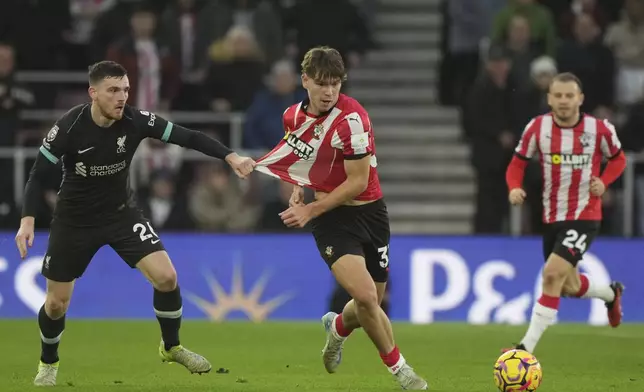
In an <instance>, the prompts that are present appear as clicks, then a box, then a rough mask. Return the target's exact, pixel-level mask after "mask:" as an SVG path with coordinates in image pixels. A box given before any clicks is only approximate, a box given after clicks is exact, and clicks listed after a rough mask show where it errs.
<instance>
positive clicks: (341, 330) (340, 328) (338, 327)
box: [335, 313, 353, 338]
mask: <svg viewBox="0 0 644 392" xmlns="http://www.w3.org/2000/svg"><path fill="white" fill-rule="evenodd" d="M335 331H336V332H337V333H338V335H340V336H341V337H343V338H346V337H347V336H349V335H350V334H351V332H353V330H352V329H346V328H345V327H344V323H343V322H342V313H340V314H339V315H338V317H336V318H335Z"/></svg>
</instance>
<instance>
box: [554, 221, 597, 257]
mask: <svg viewBox="0 0 644 392" xmlns="http://www.w3.org/2000/svg"><path fill="white" fill-rule="evenodd" d="M598 233H599V221H565V222H555V223H549V224H546V225H544V232H543V257H544V258H545V260H548V257H549V256H550V254H551V253H554V254H556V255H557V256H561V257H563V258H564V259H566V260H567V261H569V262H570V264H572V265H573V266H575V267H576V266H577V264H578V263H579V262H580V261H581V259H582V258H583V256H584V253H586V252H587V251H588V249H590V244H592V242H593V241H594V240H595V237H596V236H597V234H598Z"/></svg>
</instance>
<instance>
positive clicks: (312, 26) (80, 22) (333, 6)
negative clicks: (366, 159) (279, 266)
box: [0, 0, 374, 232]
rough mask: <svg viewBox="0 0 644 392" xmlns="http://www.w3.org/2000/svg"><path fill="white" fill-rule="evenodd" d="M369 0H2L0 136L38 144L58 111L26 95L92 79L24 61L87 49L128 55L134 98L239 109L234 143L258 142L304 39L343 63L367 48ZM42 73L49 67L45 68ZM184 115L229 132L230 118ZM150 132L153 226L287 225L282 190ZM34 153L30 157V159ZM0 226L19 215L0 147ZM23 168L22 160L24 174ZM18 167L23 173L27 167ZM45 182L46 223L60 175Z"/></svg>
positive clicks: (160, 107)
mask: <svg viewBox="0 0 644 392" xmlns="http://www.w3.org/2000/svg"><path fill="white" fill-rule="evenodd" d="M373 4H374V1H372V0H358V1H355V0H325V1H323V2H322V1H318V0H302V1H299V0H298V1H281V0H153V1H150V0H41V1H23V0H6V1H3V2H2V6H0V8H2V12H0V150H1V149H2V147H14V146H26V147H37V146H38V145H40V143H41V140H42V137H43V135H44V134H45V133H46V132H47V131H48V130H49V128H50V127H51V126H52V125H53V121H54V120H55V117H54V118H50V119H47V121H44V120H43V119H29V118H24V117H25V116H22V115H21V111H23V110H25V109H52V108H57V109H60V108H65V109H66V108H69V107H72V106H74V105H77V104H79V103H82V102H85V101H86V100H87V90H86V89H87V84H86V81H80V83H79V82H78V81H76V82H74V81H73V80H60V79H56V78H53V80H50V81H49V82H48V83H42V82H41V81H42V80H40V81H36V80H34V79H33V78H32V79H31V80H29V79H27V80H21V79H20V78H18V77H17V75H19V74H20V72H19V71H25V70H26V71H77V72H85V71H86V70H87V66H88V65H89V64H91V63H93V62H95V61H99V60H103V59H108V60H114V61H118V62H119V63H121V64H123V65H124V66H125V67H126V68H127V69H128V72H129V79H130V84H131V90H130V96H129V101H128V102H129V103H130V104H131V105H133V106H136V107H139V108H145V110H149V111H155V112H157V113H160V114H162V115H163V113H168V112H170V111H173V112H175V111H200V112H203V111H209V112H211V113H216V114H220V115H221V116H223V117H224V118H225V119H226V118H227V117H226V116H228V115H230V114H231V113H244V115H245V121H244V122H243V135H242V146H241V147H243V148H244V149H247V150H251V151H255V152H256V154H261V153H262V152H264V151H268V150H269V149H270V148H272V147H273V146H274V145H275V144H276V143H277V142H278V141H279V140H280V139H281V138H282V136H283V130H282V121H281V117H282V113H283V112H284V109H285V108H286V107H288V106H290V105H292V104H294V103H297V102H299V101H301V100H302V99H303V97H304V95H305V94H304V91H303V90H302V89H301V87H300V86H299V85H300V82H299V67H298V64H299V62H300V61H301V58H302V57H303V54H304V53H305V51H306V50H308V49H309V48H310V47H313V46H317V45H321V44H325V45H329V46H332V47H335V48H337V49H338V50H339V51H340V52H341V54H342V55H343V57H344V58H345V62H346V63H347V65H348V66H349V68H350V67H352V66H355V65H357V64H358V63H359V62H360V61H361V58H362V57H363V55H364V54H365V53H366V52H367V51H368V50H370V49H371V48H373V43H372V39H371V34H370V28H369V15H370V14H371V13H372V10H373ZM41 75H47V74H41ZM177 122H178V123H180V124H181V125H184V126H189V127H191V128H194V129H199V130H202V131H205V132H208V133H211V134H214V135H215V136H216V137H217V138H219V139H220V140H222V142H224V143H227V144H230V143H231V137H230V134H231V132H230V131H231V124H230V123H229V122H227V121H220V122H214V121H210V122H200V123H197V122H196V123H190V122H189V121H177ZM185 152H186V150H184V149H183V148H181V147H178V146H174V145H166V144H163V143H161V142H158V141H155V140H149V139H148V140H146V141H145V142H144V143H142V145H141V146H140V147H139V151H138V153H137V155H136V157H135V162H133V172H132V177H133V179H135V180H136V191H137V193H138V200H139V203H140V206H141V208H142V209H143V210H144V211H145V212H146V215H147V216H149V217H150V218H151V221H152V223H153V225H154V226H155V227H156V228H158V229H159V230H203V231H215V232H249V231H281V230H286V229H287V228H286V227H285V226H284V224H283V223H282V221H281V219H280V217H279V216H278V213H279V212H281V211H283V210H284V209H285V208H287V205H288V199H289V196H290V190H289V189H287V188H286V187H285V186H283V185H280V184H279V182H278V181H274V180H271V179H269V178H266V179H265V180H264V179H262V178H259V177H263V176H254V178H253V180H252V181H245V182H243V183H242V182H239V181H237V180H236V179H235V178H233V176H231V173H230V172H229V170H228V167H227V166H226V165H223V164H222V163H221V162H213V161H212V160H210V161H207V160H200V161H199V160H198V161H195V160H189V159H186V157H185V156H184V154H185ZM32 162H33V160H27V164H26V167H25V171H26V172H27V171H28V170H29V168H30V166H31V163H32ZM0 173H2V175H1V176H0V228H7V229H11V230H13V229H15V228H16V227H18V221H19V218H20V210H19V206H18V205H16V204H18V203H15V202H14V199H15V196H14V190H15V189H14V163H13V160H12V159H6V157H5V158H1V157H0ZM26 175H27V174H26ZM25 178H26V177H25ZM49 178H50V179H51V182H50V184H49V188H48V189H47V190H46V191H45V192H44V194H43V195H42V203H41V208H40V211H39V214H38V216H37V219H36V225H37V227H41V228H43V227H47V226H48V224H49V221H50V216H51V213H52V208H53V206H54V204H55V200H56V192H57V189H58V186H59V184H60V181H61V173H60V172H59V171H58V170H57V171H56V172H52V173H51V176H50V177H49Z"/></svg>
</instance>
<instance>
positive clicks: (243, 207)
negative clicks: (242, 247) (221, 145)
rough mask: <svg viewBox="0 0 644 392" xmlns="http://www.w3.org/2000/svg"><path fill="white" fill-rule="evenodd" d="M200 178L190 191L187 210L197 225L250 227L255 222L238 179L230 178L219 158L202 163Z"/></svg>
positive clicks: (229, 228) (234, 229) (213, 228)
mask: <svg viewBox="0 0 644 392" xmlns="http://www.w3.org/2000/svg"><path fill="white" fill-rule="evenodd" d="M203 169H204V170H203V171H202V173H200V174H201V175H200V176H199V177H201V179H200V180H199V181H198V182H197V183H196V185H195V186H194V188H193V189H192V191H191V192H190V200H189V201H190V203H189V211H190V214H191V216H192V219H193V220H194V221H195V222H196V224H197V227H198V228H200V229H202V230H206V231H216V232H244V231H250V230H251V229H252V228H254V227H255V224H256V222H257V208H256V207H253V206H250V205H248V204H247V203H246V201H245V198H244V194H243V193H242V191H241V189H240V187H239V183H238V182H237V181H233V180H231V174H230V172H229V170H228V169H227V167H225V166H223V165H221V164H220V163H219V162H217V163H214V164H209V165H204V166H203Z"/></svg>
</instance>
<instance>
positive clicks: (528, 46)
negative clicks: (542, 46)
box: [504, 15, 543, 92]
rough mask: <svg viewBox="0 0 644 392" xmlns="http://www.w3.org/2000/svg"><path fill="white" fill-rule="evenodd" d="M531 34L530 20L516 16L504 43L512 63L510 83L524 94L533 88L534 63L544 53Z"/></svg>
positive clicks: (511, 21)
mask: <svg viewBox="0 0 644 392" xmlns="http://www.w3.org/2000/svg"><path fill="white" fill-rule="evenodd" d="M530 34H531V33H530V24H529V21H528V19H527V18H525V17H523V16H520V15H515V16H513V17H512V19H511V20H510V24H509V25H508V33H507V36H506V37H507V38H506V40H505V41H504V43H505V47H506V50H507V52H508V54H509V55H510V60H511V63H512V67H511V69H510V79H509V83H510V85H511V86H512V87H513V88H515V89H517V90H519V91H522V92H524V91H526V90H529V89H530V88H531V86H532V82H531V81H530V67H531V65H532V61H534V59H536V58H537V57H539V56H541V55H542V54H543V51H540V50H539V49H538V48H537V46H536V45H534V44H533V41H532V40H531V36H530Z"/></svg>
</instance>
